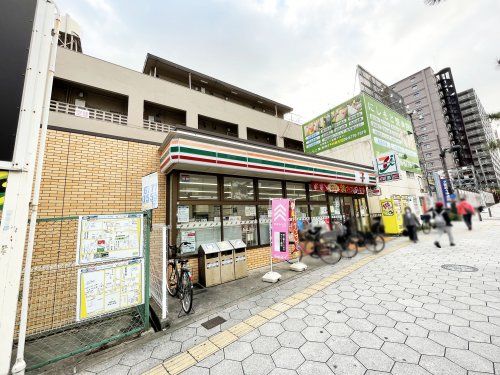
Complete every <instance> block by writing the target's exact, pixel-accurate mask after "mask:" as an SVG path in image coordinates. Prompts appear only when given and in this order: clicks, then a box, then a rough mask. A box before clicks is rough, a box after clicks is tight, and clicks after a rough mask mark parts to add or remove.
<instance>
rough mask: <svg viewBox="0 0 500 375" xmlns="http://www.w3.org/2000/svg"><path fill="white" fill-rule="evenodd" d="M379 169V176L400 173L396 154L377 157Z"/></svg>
mask: <svg viewBox="0 0 500 375" xmlns="http://www.w3.org/2000/svg"><path fill="white" fill-rule="evenodd" d="M377 169H378V174H379V175H385V174H391V173H397V172H398V169H399V168H398V160H397V156H396V153H394V152H393V153H390V154H387V155H381V156H377Z"/></svg>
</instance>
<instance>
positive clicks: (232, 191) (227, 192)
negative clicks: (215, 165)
mask: <svg viewBox="0 0 500 375" xmlns="http://www.w3.org/2000/svg"><path fill="white" fill-rule="evenodd" d="M254 197H255V195H254V191H253V180H252V179H251V178H238V177H224V199H231V200H246V201H251V200H254Z"/></svg>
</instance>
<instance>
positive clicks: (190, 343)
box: [181, 336, 207, 352]
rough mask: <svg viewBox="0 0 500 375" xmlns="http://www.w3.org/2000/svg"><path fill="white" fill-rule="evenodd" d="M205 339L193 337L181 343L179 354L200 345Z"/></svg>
mask: <svg viewBox="0 0 500 375" xmlns="http://www.w3.org/2000/svg"><path fill="white" fill-rule="evenodd" d="M206 339H207V338H206V337H203V336H194V337H191V338H190V339H187V340H186V341H184V342H182V347H181V352H185V351H186V350H189V349H191V348H192V347H193V346H195V345H198V344H200V343H201V342H203V341H205V340H206Z"/></svg>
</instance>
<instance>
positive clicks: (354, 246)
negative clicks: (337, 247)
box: [342, 238, 358, 258]
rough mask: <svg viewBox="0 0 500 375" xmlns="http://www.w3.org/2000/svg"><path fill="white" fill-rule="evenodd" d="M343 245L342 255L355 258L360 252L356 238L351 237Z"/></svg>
mask: <svg viewBox="0 0 500 375" xmlns="http://www.w3.org/2000/svg"><path fill="white" fill-rule="evenodd" d="M343 245H344V246H342V257H344V258H353V257H355V256H356V254H358V242H357V241H356V239H352V238H349V239H347V240H346V242H345V243H344V244H343Z"/></svg>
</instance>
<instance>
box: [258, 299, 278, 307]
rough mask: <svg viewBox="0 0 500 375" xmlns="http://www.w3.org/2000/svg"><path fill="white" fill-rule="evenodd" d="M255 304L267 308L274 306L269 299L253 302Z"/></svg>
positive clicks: (272, 301)
mask: <svg viewBox="0 0 500 375" xmlns="http://www.w3.org/2000/svg"><path fill="white" fill-rule="evenodd" d="M255 303H256V304H257V306H261V307H267V306H271V305H274V303H275V302H274V300H273V299H271V298H260V299H258V300H257V301H255Z"/></svg>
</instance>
